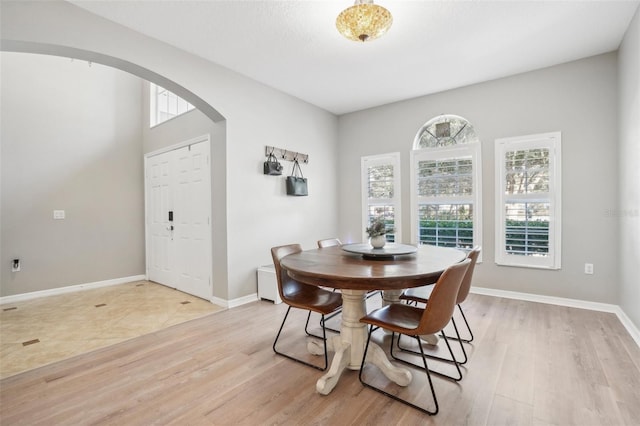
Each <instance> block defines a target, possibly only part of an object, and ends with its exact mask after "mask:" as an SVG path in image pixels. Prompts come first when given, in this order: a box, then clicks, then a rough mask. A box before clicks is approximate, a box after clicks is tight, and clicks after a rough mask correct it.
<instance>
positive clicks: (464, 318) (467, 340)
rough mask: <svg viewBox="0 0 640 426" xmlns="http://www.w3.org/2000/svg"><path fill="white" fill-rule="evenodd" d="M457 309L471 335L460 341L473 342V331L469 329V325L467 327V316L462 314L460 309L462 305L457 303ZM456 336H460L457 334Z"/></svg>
mask: <svg viewBox="0 0 640 426" xmlns="http://www.w3.org/2000/svg"><path fill="white" fill-rule="evenodd" d="M458 310H459V311H460V314H461V315H462V319H463V320H464V323H465V325H466V326H467V331H469V335H470V336H471V338H470V339H462V341H463V342H465V343H471V342H473V332H472V331H471V327H469V322H468V321H467V317H466V315H465V314H464V311H463V310H462V306H460V305H458ZM458 337H460V336H459V335H458Z"/></svg>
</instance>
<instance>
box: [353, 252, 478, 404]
mask: <svg viewBox="0 0 640 426" xmlns="http://www.w3.org/2000/svg"><path fill="white" fill-rule="evenodd" d="M470 263H471V260H469V259H465V260H464V261H463V262H460V263H456V264H455V265H452V266H450V267H449V268H447V270H446V271H444V272H443V273H442V275H441V276H440V278H439V279H438V281H437V282H436V284H435V285H434V288H433V291H432V292H431V298H430V299H429V302H428V303H427V305H426V307H425V308H424V309H422V308H419V307H417V306H411V305H407V304H402V303H392V304H390V305H387V306H384V307H382V308H380V309H376V310H375V311H373V312H371V313H369V314H368V315H366V316H364V317H363V318H361V319H360V322H363V323H365V324H369V334H368V336H367V344H366V346H365V349H364V355H363V357H362V365H361V366H360V374H359V378H360V382H361V383H362V384H363V385H364V386H366V387H368V388H371V389H373V390H375V391H377V392H380V393H382V394H384V395H386V396H388V397H390V398H392V399H395V400H397V401H399V402H402V403H403V404H406V405H408V406H410V407H413V408H415V409H417V410H420V411H422V412H423V413H427V414H430V415H435V414H437V413H438V410H439V408H438V399H437V397H436V392H435V388H434V386H433V382H432V380H431V370H429V367H428V365H427V357H426V356H425V355H424V350H423V349H422V345H421V344H420V335H423V334H435V333H440V334H441V335H442V336H444V332H443V329H444V327H446V325H447V324H448V323H449V320H450V319H451V316H452V314H453V311H454V309H455V306H456V298H457V296H458V291H459V290H460V285H461V284H462V279H463V277H464V274H465V273H466V272H467V269H468V268H469V264H470ZM377 328H383V329H386V330H388V331H390V332H391V348H392V349H393V340H394V338H395V335H396V333H398V334H404V335H407V336H411V337H413V338H414V339H416V342H417V343H418V347H419V348H420V354H421V355H422V364H423V366H416V365H415V364H413V363H411V362H406V361H404V360H400V359H398V361H400V362H402V363H405V364H407V365H411V366H414V367H419V368H420V369H423V370H424V371H425V373H426V375H427V380H428V382H429V387H430V388H431V395H432V398H433V405H434V406H435V409H433V410H429V409H427V408H425V407H423V406H419V405H417V404H414V403H412V402H410V401H409V400H407V399H403V398H400V397H399V396H397V395H394V394H391V393H388V392H386V391H385V390H384V389H382V388H379V387H376V386H373V385H372V384H370V383H367V382H365V381H364V379H363V374H362V372H363V370H364V367H365V365H366V361H367V351H368V349H369V343H370V342H371V333H372V332H373V331H374V330H376V329H377ZM444 341H445V342H446V344H447V347H448V348H449V352H450V353H451V356H452V357H453V352H452V351H451V346H450V345H449V342H448V340H447V339H446V338H445V339H444ZM454 359H455V358H454ZM455 365H456V368H457V369H458V374H459V375H460V377H462V373H461V372H460V366H459V365H458V364H457V363H456V364H455Z"/></svg>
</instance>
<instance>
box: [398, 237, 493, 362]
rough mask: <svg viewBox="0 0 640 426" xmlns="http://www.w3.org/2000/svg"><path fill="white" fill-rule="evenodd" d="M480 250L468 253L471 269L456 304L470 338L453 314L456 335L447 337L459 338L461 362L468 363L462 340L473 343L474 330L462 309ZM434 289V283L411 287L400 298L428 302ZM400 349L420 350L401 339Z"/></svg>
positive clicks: (444, 359)
mask: <svg viewBox="0 0 640 426" xmlns="http://www.w3.org/2000/svg"><path fill="white" fill-rule="evenodd" d="M480 250H481V249H480V247H479V246H476V247H474V248H473V249H472V250H471V251H470V252H469V253H468V254H467V259H469V260H471V263H470V264H469V269H467V273H466V274H465V275H464V278H463V279H462V284H461V285H460V290H459V291H458V297H457V299H456V305H457V306H458V310H459V311H460V315H461V316H462V319H463V320H464V323H465V325H466V327H467V331H468V333H469V336H470V337H469V338H468V339H463V338H461V337H460V333H459V331H458V326H457V324H456V320H455V318H454V317H453V316H452V317H451V323H452V325H453V330H454V331H455V333H456V335H455V336H446V338H447V339H453V340H457V341H458V342H459V343H460V347H461V348H462V356H463V358H464V359H463V360H462V361H458V362H459V363H460V364H466V362H467V359H468V358H467V352H466V350H465V349H464V345H462V342H465V343H471V342H472V341H473V332H472V331H471V327H469V322H468V321H467V317H466V316H465V314H464V311H463V310H462V305H461V304H462V302H464V301H465V300H466V299H467V296H468V295H469V291H470V290H471V281H472V280H473V271H474V269H475V267H476V262H477V261H478V257H479V256H480ZM432 291H433V285H427V286H422V287H415V288H409V289H406V290H405V291H404V292H403V293H402V295H401V296H400V300H405V301H407V302H409V303H415V304H418V303H425V304H426V303H427V302H428V301H429V297H430V296H431V292H432ZM398 349H401V350H403V351H407V352H412V353H414V354H416V355H417V354H418V352H416V351H413V350H410V349H407V348H403V347H402V346H401V345H400V339H398ZM427 357H428V358H432V359H439V360H441V361H449V362H452V361H453V360H450V359H447V358H442V357H439V356H435V355H430V354H427Z"/></svg>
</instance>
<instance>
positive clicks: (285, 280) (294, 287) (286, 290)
mask: <svg viewBox="0 0 640 426" xmlns="http://www.w3.org/2000/svg"><path fill="white" fill-rule="evenodd" d="M301 251H302V246H301V245H300V244H288V245H286V246H279V247H273V248H272V249H271V257H272V258H273V266H275V269H276V281H277V282H278V293H280V299H282V300H284V301H285V302H286V301H289V300H290V297H291V295H292V294H294V293H296V292H298V291H300V288H301V287H302V286H303V284H301V283H299V282H298V281H296V280H294V279H293V278H291V277H290V276H289V274H287V271H286V269H284V268H283V267H282V265H280V260H281V259H282V258H283V257H285V256H288V255H290V254H293V253H300V252H301Z"/></svg>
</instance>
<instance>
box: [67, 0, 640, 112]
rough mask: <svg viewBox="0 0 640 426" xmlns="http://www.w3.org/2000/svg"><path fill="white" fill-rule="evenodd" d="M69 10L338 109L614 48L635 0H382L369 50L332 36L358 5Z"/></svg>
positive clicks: (118, 4)
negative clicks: (340, 18) (379, 28)
mask: <svg viewBox="0 0 640 426" xmlns="http://www.w3.org/2000/svg"><path fill="white" fill-rule="evenodd" d="M71 3H74V4H76V5H78V6H80V7H82V8H84V9H86V10H88V11H90V12H92V13H95V14H97V15H100V16H103V17H105V18H107V19H110V20H112V21H115V22H118V23H120V24H122V25H124V26H126V27H129V28H131V29H133V30H136V31H138V32H140V33H143V34H146V35H148V36H150V37H153V38H156V39H159V40H162V41H164V42H166V43H168V44H171V45H173V46H175V47H178V48H181V49H183V50H186V51H188V52H191V53H193V54H195V55H198V56H200V57H203V58H206V59H209V60H210V61H212V62H215V63H217V64H220V65H223V66H225V67H227V68H230V69H232V70H235V71H237V72H239V73H241V74H244V75H246V76H248V77H251V78H253V79H255V80H258V81H260V82H262V83H265V84H267V85H269V86H272V87H274V88H276V89H279V90H281V91H283V92H285V93H288V94H291V95H293V96H296V97H298V98H300V99H303V100H305V101H307V102H309V103H312V104H314V105H317V106H319V107H321V108H324V109H326V110H328V111H331V112H333V113H335V114H343V113H346V112H351V111H357V110H361V109H365V108H369V107H373V106H378V105H382V104H386V103H390V102H394V101H399V100H403V99H408V98H413V97H416V96H421V95H425V94H430V93H435V92H440V91H443V90H447V89H452V88H456V87H461V86H465V85H469V84H473V83H478V82H482V81H487V80H492V79H496V78H500V77H504V76H508V75H513V74H517V73H521V72H526V71H530V70H534V69H539V68H544V67H548V66H551V65H555V64H559V63H563V62H568V61H572V60H575V59H580V58H584V57H588V56H593V55H597V54H600V53H605V52H610V51H613V50H616V49H617V48H618V46H619V45H620V42H621V41H622V39H623V37H624V33H625V31H626V29H627V27H628V26H629V23H630V22H631V19H632V18H633V15H634V13H635V11H636V9H637V8H638V5H639V4H640V0H632V1H498V2H494V1H400V0H380V1H378V2H376V3H378V4H381V5H383V6H385V7H386V8H387V9H389V10H390V11H391V13H392V14H393V19H394V21H393V26H392V27H391V29H390V30H389V32H388V33H387V34H386V35H385V36H383V37H382V38H380V39H378V40H374V41H372V42H369V43H364V44H363V43H357V42H354V41H350V40H347V39H345V38H343V37H342V36H341V35H340V34H338V32H337V31H336V29H335V18H336V16H337V15H338V14H339V13H340V11H341V10H342V9H344V8H346V7H348V6H350V5H351V4H353V3H352V2H351V1H305V0H300V1H272V0H262V1H217V0H204V1H203V0H200V1H188V0H174V1H166V0H164V1H154V0H145V1H142V0H136V1H114V0H105V1H102V0H90V1H88V0H73V1H71Z"/></svg>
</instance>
